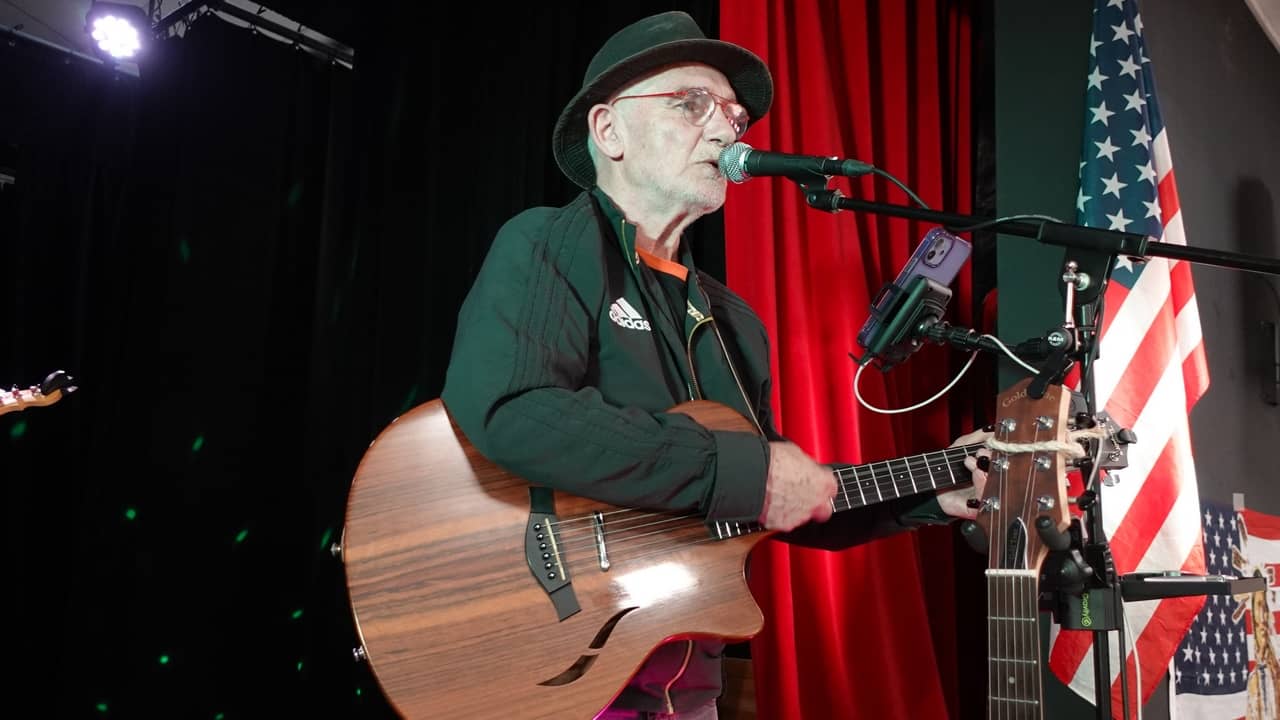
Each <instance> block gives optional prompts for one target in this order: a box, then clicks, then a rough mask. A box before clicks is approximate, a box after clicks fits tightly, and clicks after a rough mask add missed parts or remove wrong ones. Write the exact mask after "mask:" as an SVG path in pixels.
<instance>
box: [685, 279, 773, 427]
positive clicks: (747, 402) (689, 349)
mask: <svg viewBox="0 0 1280 720" xmlns="http://www.w3.org/2000/svg"><path fill="white" fill-rule="evenodd" d="M698 291H699V292H700V293H701V294H702V300H703V302H705V303H706V304H707V307H708V308H710V307H711V298H709V297H707V291H706V290H703V289H702V288H698ZM690 307H692V306H690ZM704 322H709V323H711V330H712V332H714V333H715V334H716V342H718V343H720V352H721V353H723V354H724V363H725V365H728V366H729V374H730V375H732V376H733V384H734V385H737V386H738V392H739V393H740V394H741V395H742V402H743V406H744V407H746V408H747V412H748V413H750V414H751V422H752V424H753V425H755V426H756V431H757V432H759V433H760V437H761V438H764V428H763V427H761V426H760V420H759V418H757V417H756V411H755V408H754V407H753V406H752V405H751V399H750V398H749V397H747V390H746V388H744V387H742V379H741V378H739V377H738V369H737V368H735V367H734V366H733V358H731V357H729V348H728V347H727V346H726V345H725V344H724V338H723V337H721V335H720V327H719V326H718V325H716V324H715V318H713V317H712V316H710V315H708V316H706V317H705V318H703V319H702V320H699V321H698V323H697V324H696V325H694V326H693V329H692V330H690V331H689V340H688V342H686V343H685V354H686V355H687V356H688V358H689V376H690V377H692V378H693V386H694V387H695V388H697V386H698V376H697V371H695V370H694V369H693V334H694V333H695V332H697V330H698V327H699V326H701V325H702V323H704Z"/></svg>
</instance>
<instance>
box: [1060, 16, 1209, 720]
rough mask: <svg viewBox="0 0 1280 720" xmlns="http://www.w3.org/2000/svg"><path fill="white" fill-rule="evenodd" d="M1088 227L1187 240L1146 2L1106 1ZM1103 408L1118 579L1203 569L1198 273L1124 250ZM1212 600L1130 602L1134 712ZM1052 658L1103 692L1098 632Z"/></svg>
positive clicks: (1108, 295) (1089, 693)
mask: <svg viewBox="0 0 1280 720" xmlns="http://www.w3.org/2000/svg"><path fill="white" fill-rule="evenodd" d="M1093 17H1094V20H1093V36H1092V38H1091V40H1090V63H1089V66H1090V72H1089V75H1088V83H1087V91H1086V92H1087V99H1086V103H1085V104H1086V112H1085V133H1084V134H1085V138H1084V146H1083V153H1082V158H1081V159H1082V162H1081V164H1080V190H1079V195H1078V196H1077V198H1076V209H1077V222H1079V223H1080V224H1081V225H1087V226H1090V227H1101V228H1106V229H1111V230H1121V231H1124V232H1130V233H1142V234H1145V235H1149V236H1151V237H1153V238H1155V239H1156V240H1159V241H1162V242H1165V243H1178V244H1185V242H1186V240H1185V238H1184V237H1183V231H1182V214H1181V212H1180V210H1179V207H1178V193H1177V190H1176V188H1175V185H1174V173H1173V163H1172V160H1171V158H1170V154H1169V139H1168V135H1167V133H1166V132H1165V127H1164V123H1163V121H1162V119H1161V116H1160V111H1159V108H1158V107H1157V103H1156V94H1155V83H1154V79H1153V75H1152V71H1151V61H1150V58H1149V57H1148V55H1147V50H1146V47H1145V44H1144V42H1143V27H1142V18H1141V16H1140V15H1139V13H1138V8H1137V5H1136V3H1135V2H1134V0H1095V7H1094V16H1093ZM1104 303H1105V307H1104V315H1103V326H1102V339H1101V345H1100V348H1099V360H1098V362H1097V364H1096V366H1095V368H1094V370H1095V373H1094V387H1095V390H1096V393H1097V400H1098V407H1101V408H1104V409H1105V410H1106V411H1107V413H1108V414H1109V415H1110V416H1111V417H1112V418H1113V419H1114V420H1115V421H1116V422H1117V423H1119V424H1120V425H1121V426H1123V427H1128V428H1132V429H1133V430H1134V432H1135V433H1136V434H1137V438H1138V441H1137V443H1135V444H1133V445H1131V446H1129V455H1128V459H1129V465H1128V468H1127V469H1125V470H1123V471H1121V472H1119V473H1117V475H1118V476H1119V477H1120V482H1119V483H1118V484H1116V485H1115V486H1113V487H1104V488H1102V491H1101V492H1102V494H1101V497H1102V506H1103V509H1104V512H1103V520H1104V527H1105V530H1106V534H1107V537H1108V538H1109V539H1110V541H1111V549H1112V552H1113V555H1114V558H1115V564H1116V570H1117V572H1119V573H1120V574H1126V573H1132V572H1157V571H1165V570H1181V571H1183V572H1187V573H1195V574H1203V573H1204V572H1205V564H1204V548H1203V545H1202V544H1201V538H1200V500H1199V496H1198V494H1197V490H1196V475H1195V467H1194V464H1193V460H1192V453H1191V436H1190V431H1189V428H1188V421H1187V416H1188V414H1189V413H1190V411H1191V408H1192V406H1194V405H1195V403H1196V401H1198V400H1199V399H1200V396H1201V395H1203V394H1204V392H1205V390H1206V389H1207V388H1208V385H1209V375H1208V367H1207V365H1206V363H1205V359H1204V345H1203V342H1202V340H1201V334H1200V316H1199V312H1198V310H1197V309H1196V297H1195V291H1194V289H1193V287H1192V282H1191V268H1190V267H1189V266H1188V265H1187V263H1186V262H1173V261H1169V260H1166V259H1164V258H1151V259H1150V260H1149V261H1147V262H1135V261H1133V260H1130V259H1129V258H1120V259H1119V261H1118V262H1117V263H1116V265H1115V267H1114V269H1113V274H1112V280H1111V283H1110V284H1109V285H1108V286H1107V290H1106V292H1105V295H1104ZM1203 603H1204V597H1203V596H1201V597H1182V598H1168V599H1164V600H1158V601H1155V600H1153V601H1144V602H1132V603H1126V607H1127V614H1128V620H1129V627H1128V629H1127V632H1126V636H1127V637H1126V639H1127V641H1129V642H1132V641H1134V640H1136V643H1137V651H1138V652H1137V656H1138V657H1139V658H1140V659H1141V664H1142V666H1141V668H1140V673H1136V672H1135V668H1134V656H1133V654H1132V653H1131V652H1130V651H1129V649H1128V648H1126V652H1128V653H1129V655H1128V667H1129V674H1128V677H1129V679H1130V683H1129V688H1130V713H1129V716H1130V717H1137V713H1136V710H1135V706H1134V703H1133V701H1134V699H1135V695H1137V693H1136V689H1137V685H1136V682H1137V680H1138V678H1139V675H1140V677H1141V697H1142V699H1143V701H1144V702H1145V700H1146V699H1147V698H1148V697H1149V696H1150V694H1151V692H1152V691H1153V690H1154V689H1155V687H1156V685H1157V684H1158V683H1159V682H1160V680H1161V678H1162V677H1163V676H1164V675H1165V673H1166V672H1167V670H1168V668H1169V661H1170V658H1171V657H1172V656H1173V653H1174V652H1175V651H1176V649H1177V647H1178V643H1179V642H1180V641H1181V640H1182V637H1183V636H1184V635H1185V634H1186V631H1187V628H1188V627H1190V625H1191V622H1192V621H1193V620H1194V619H1195V617H1196V613H1198V612H1199V611H1200V608H1201V606H1202V605H1203ZM1050 643H1051V645H1050V651H1049V667H1050V668H1051V669H1052V670H1053V672H1054V673H1055V674H1056V675H1057V676H1058V678H1060V679H1061V680H1062V681H1063V682H1064V683H1067V684H1068V685H1069V686H1070V687H1071V688H1072V689H1073V690H1075V691H1076V692H1077V693H1079V694H1080V695H1081V696H1082V697H1084V698H1087V699H1088V700H1090V701H1092V700H1094V698H1095V694H1094V686H1095V683H1094V670H1093V656H1092V634H1091V633H1088V632H1084V631H1073V630H1062V631H1059V628H1058V626H1057V625H1054V626H1052V637H1051V640H1050ZM1117 645H1118V643H1116V642H1114V637H1113V642H1111V643H1110V647H1111V651H1112V652H1111V656H1112V657H1111V662H1110V668H1111V672H1112V678H1111V687H1112V698H1113V715H1115V716H1116V717H1123V714H1122V713H1123V707H1122V705H1121V704H1120V700H1119V699H1120V683H1119V679H1118V673H1119V671H1120V661H1119V656H1118V655H1117V652H1118V651H1119V648H1118V647H1117Z"/></svg>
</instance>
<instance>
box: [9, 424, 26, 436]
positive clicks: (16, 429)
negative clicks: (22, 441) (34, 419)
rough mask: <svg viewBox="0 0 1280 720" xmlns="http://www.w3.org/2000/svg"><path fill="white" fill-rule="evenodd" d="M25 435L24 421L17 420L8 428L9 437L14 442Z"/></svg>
mask: <svg viewBox="0 0 1280 720" xmlns="http://www.w3.org/2000/svg"><path fill="white" fill-rule="evenodd" d="M26 434H27V421H26V420H19V421H18V422H16V423H14V424H13V427H11V428H9V437H10V438H12V439H14V440H17V439H18V438H20V437H22V436H23V435H26Z"/></svg>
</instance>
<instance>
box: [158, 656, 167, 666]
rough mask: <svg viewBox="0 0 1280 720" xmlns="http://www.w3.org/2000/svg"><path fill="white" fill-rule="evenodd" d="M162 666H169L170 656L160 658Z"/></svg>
mask: <svg viewBox="0 0 1280 720" xmlns="http://www.w3.org/2000/svg"><path fill="white" fill-rule="evenodd" d="M160 664H161V665H168V664H169V656H168V655H161V656H160Z"/></svg>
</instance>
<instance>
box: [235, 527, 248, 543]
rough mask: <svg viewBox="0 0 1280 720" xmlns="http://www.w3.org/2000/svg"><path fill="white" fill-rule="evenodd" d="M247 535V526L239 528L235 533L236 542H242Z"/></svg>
mask: <svg viewBox="0 0 1280 720" xmlns="http://www.w3.org/2000/svg"><path fill="white" fill-rule="evenodd" d="M247 537H249V528H245V529H244V530H241V531H240V532H238V533H236V542H237V543H242V542H244V539H245V538H247Z"/></svg>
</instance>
